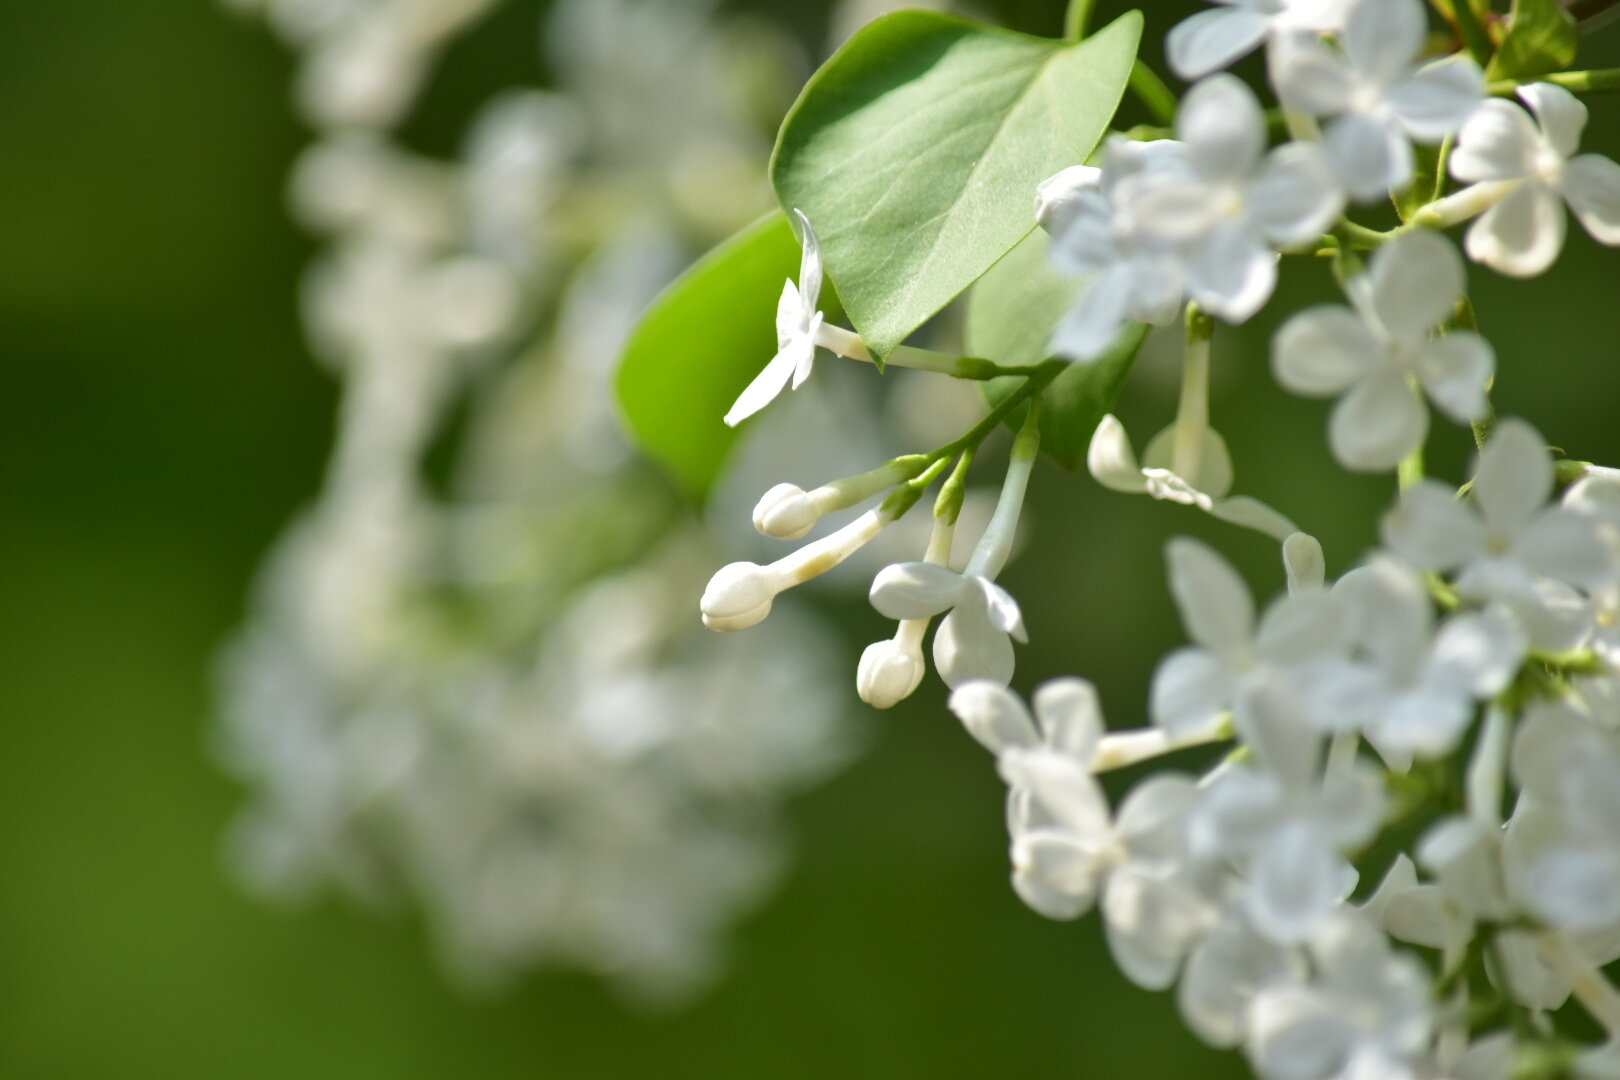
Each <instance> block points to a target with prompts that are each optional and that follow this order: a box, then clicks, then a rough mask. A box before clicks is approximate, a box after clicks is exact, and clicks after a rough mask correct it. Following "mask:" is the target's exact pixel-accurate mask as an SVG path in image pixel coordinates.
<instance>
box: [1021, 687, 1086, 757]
mask: <svg viewBox="0 0 1620 1080" xmlns="http://www.w3.org/2000/svg"><path fill="white" fill-rule="evenodd" d="M1035 715H1036V716H1037V717H1039V718H1040V722H1041V737H1042V738H1043V739H1044V740H1045V742H1046V745H1048V746H1050V747H1051V748H1052V749H1054V750H1057V751H1060V752H1061V753H1065V754H1068V755H1069V756H1070V757H1072V758H1074V759H1075V760H1076V761H1080V762H1085V763H1089V762H1090V761H1091V755H1092V754H1093V752H1095V751H1096V749H1097V742H1098V741H1099V740H1100V739H1101V738H1102V734H1103V719H1102V708H1101V706H1099V705H1098V704H1097V688H1096V687H1095V686H1092V685H1091V684H1090V683H1089V682H1087V681H1086V680H1084V679H1076V678H1064V679H1053V680H1052V681H1051V682H1049V683H1044V684H1042V686H1041V687H1040V688H1039V689H1038V690H1036V691H1035Z"/></svg>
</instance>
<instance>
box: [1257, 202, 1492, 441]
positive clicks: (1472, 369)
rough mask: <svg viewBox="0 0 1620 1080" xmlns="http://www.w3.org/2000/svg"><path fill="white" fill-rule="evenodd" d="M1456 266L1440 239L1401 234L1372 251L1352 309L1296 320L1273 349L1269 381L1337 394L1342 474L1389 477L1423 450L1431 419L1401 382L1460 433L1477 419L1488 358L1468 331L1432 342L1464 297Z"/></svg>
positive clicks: (1318, 311) (1335, 432) (1332, 427)
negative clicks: (1418, 391) (1418, 389)
mask: <svg viewBox="0 0 1620 1080" xmlns="http://www.w3.org/2000/svg"><path fill="white" fill-rule="evenodd" d="M1464 284H1465V283H1464V280H1463V264H1462V260H1461V259H1460V258H1459V257H1458V256H1457V252H1456V250H1455V249H1454V248H1453V247H1452V246H1451V244H1450V243H1449V242H1448V241H1447V240H1446V239H1445V237H1443V236H1441V235H1440V234H1439V233H1435V232H1429V231H1427V230H1423V231H1419V232H1414V233H1408V234H1406V235H1405V236H1402V237H1400V238H1399V239H1397V240H1395V241H1393V242H1392V243H1390V244H1389V245H1387V246H1386V247H1383V248H1381V249H1379V251H1378V252H1376V253H1375V254H1374V255H1373V257H1372V260H1371V263H1370V265H1369V267H1368V270H1367V274H1366V275H1365V276H1364V277H1361V278H1358V279H1356V281H1354V282H1353V283H1352V287H1351V290H1350V294H1351V297H1352V299H1353V300H1355V301H1356V307H1355V308H1354V309H1351V308H1346V307H1339V306H1328V307H1318V308H1312V309H1311V310H1309V311H1304V312H1301V313H1300V314H1298V315H1295V316H1294V317H1293V318H1291V319H1289V320H1288V322H1286V323H1284V324H1283V326H1282V328H1281V329H1280V330H1278V331H1277V336H1276V338H1275V339H1274V340H1273V342H1272V351H1271V365H1272V370H1273V371H1274V372H1275V373H1276V376H1277V381H1278V382H1279V383H1281V384H1282V385H1283V386H1284V387H1286V388H1287V389H1289V390H1291V391H1293V392H1294V393H1296V394H1303V395H1306V396H1310V397H1328V396H1331V395H1334V394H1343V395H1344V396H1343V397H1342V398H1340V400H1339V404H1338V406H1337V407H1336V408H1335V409H1334V410H1333V418H1332V420H1331V421H1330V423H1329V427H1328V442H1329V444H1330V445H1331V446H1332V448H1333V455H1334V457H1336V458H1338V460H1339V463H1340V464H1342V465H1344V466H1345V467H1346V468H1350V469H1359V470H1366V471H1379V470H1384V469H1393V468H1394V467H1395V466H1396V465H1398V464H1400V462H1401V460H1402V459H1403V458H1405V457H1406V456H1407V455H1408V454H1410V453H1411V452H1412V451H1413V450H1415V449H1417V448H1418V447H1420V446H1422V445H1423V438H1424V436H1425V434H1427V432H1428V428H1429V414H1428V411H1427V410H1426V409H1425V408H1424V407H1423V403H1422V402H1421V401H1420V400H1419V399H1418V398H1416V397H1415V396H1414V395H1413V393H1412V390H1411V387H1410V385H1409V383H1408V380H1409V379H1411V378H1414V377H1415V378H1416V379H1417V381H1418V383H1419V385H1420V386H1422V387H1423V389H1424V391H1425V392H1426V393H1427V394H1428V396H1429V399H1430V400H1431V401H1433V402H1434V403H1435V405H1436V407H1438V408H1439V409H1440V410H1441V411H1442V412H1444V413H1445V414H1446V415H1448V416H1450V417H1451V418H1452V419H1453V420H1456V421H1457V422H1459V423H1468V422H1469V421H1472V420H1477V419H1479V418H1480V417H1481V416H1483V415H1485V413H1486V411H1487V410H1488V408H1489V403H1488V401H1487V398H1486V387H1487V386H1488V385H1489V383H1490V379H1491V373H1492V372H1493V371H1494V370H1495V367H1496V354H1495V353H1494V352H1493V351H1492V349H1491V347H1490V345H1489V344H1488V343H1487V342H1486V341H1485V339H1484V338H1482V337H1480V336H1479V335H1478V334H1474V333H1469V332H1466V331H1462V332H1458V333H1454V334H1448V335H1446V336H1445V337H1441V338H1436V339H1431V338H1430V332H1431V331H1432V330H1433V329H1434V328H1435V327H1436V326H1437V325H1439V323H1440V322H1442V321H1443V320H1444V319H1445V318H1446V317H1447V316H1448V315H1450V314H1451V310H1452V306H1453V305H1454V304H1455V303H1456V302H1457V300H1458V298H1459V297H1461V296H1462V295H1463V289H1464Z"/></svg>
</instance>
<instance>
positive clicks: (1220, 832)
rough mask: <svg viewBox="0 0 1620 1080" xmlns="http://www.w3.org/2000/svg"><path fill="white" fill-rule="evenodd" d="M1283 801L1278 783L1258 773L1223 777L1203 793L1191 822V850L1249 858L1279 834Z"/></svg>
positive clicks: (1236, 772)
mask: <svg viewBox="0 0 1620 1080" xmlns="http://www.w3.org/2000/svg"><path fill="white" fill-rule="evenodd" d="M1284 798H1285V793H1284V792H1283V790H1282V786H1281V785H1280V784H1279V783H1278V781H1277V780H1276V779H1275V778H1274V777H1272V776H1269V775H1267V774H1266V773H1263V772H1261V771H1260V770H1258V769H1252V768H1242V767H1240V768H1236V769H1232V770H1230V771H1228V772H1226V773H1223V774H1220V775H1219V776H1218V777H1217V778H1216V779H1215V780H1214V781H1213V782H1211V783H1210V784H1209V785H1208V786H1207V787H1205V788H1204V790H1203V791H1202V792H1201V794H1200V796H1199V800H1198V805H1197V806H1196V807H1195V808H1194V811H1193V814H1192V817H1191V818H1190V819H1189V820H1188V823H1187V826H1188V828H1187V842H1188V846H1189V847H1190V848H1191V850H1192V851H1193V853H1194V854H1195V855H1198V856H1203V857H1207V856H1212V855H1228V856H1230V855H1244V854H1247V853H1249V852H1251V851H1253V850H1255V849H1256V848H1257V847H1259V846H1260V845H1262V844H1264V843H1265V842H1266V841H1267V839H1269V838H1270V836H1271V834H1272V832H1273V831H1275V830H1276V828H1277V823H1278V820H1279V814H1280V813H1281V811H1282V808H1283V800H1284Z"/></svg>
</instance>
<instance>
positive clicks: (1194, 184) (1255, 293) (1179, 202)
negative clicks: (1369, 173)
mask: <svg viewBox="0 0 1620 1080" xmlns="http://www.w3.org/2000/svg"><path fill="white" fill-rule="evenodd" d="M1176 135H1177V137H1178V138H1180V139H1181V141H1182V142H1184V143H1185V144H1186V146H1187V151H1186V153H1187V162H1188V165H1189V168H1187V169H1165V170H1153V171H1150V172H1147V173H1144V174H1143V175H1141V176H1140V177H1138V178H1136V180H1135V181H1134V182H1133V183H1132V185H1131V191H1130V192H1129V194H1128V196H1127V197H1125V198H1124V199H1123V202H1124V203H1125V207H1124V210H1125V211H1126V212H1128V215H1129V216H1128V217H1127V219H1126V221H1125V222H1124V227H1126V228H1128V229H1130V230H1132V231H1133V232H1134V233H1135V234H1136V235H1138V236H1140V237H1142V238H1143V239H1144V241H1145V242H1149V243H1155V244H1160V245H1164V246H1167V247H1173V248H1175V249H1177V250H1179V251H1181V252H1182V253H1183V255H1184V258H1185V259H1186V273H1187V294H1188V296H1189V297H1190V298H1191V299H1193V300H1195V301H1197V302H1198V304H1199V305H1200V306H1201V307H1202V308H1203V309H1204V310H1206V311H1208V312H1209V313H1211V314H1213V315H1218V316H1220V317H1221V318H1223V319H1225V320H1227V321H1228V322H1234V323H1238V322H1243V321H1244V320H1246V319H1247V318H1249V316H1251V315H1253V314H1254V313H1255V312H1256V311H1259V310H1260V308H1261V307H1263V306H1264V305H1265V302H1266V301H1267V300H1269V299H1270V298H1271V293H1272V289H1273V288H1274V287H1275V286H1276V283H1277V254H1276V253H1277V250H1278V249H1279V248H1280V249H1286V248H1290V247H1295V246H1298V245H1300V244H1303V243H1305V242H1307V241H1310V240H1314V239H1315V238H1317V237H1319V236H1320V235H1321V234H1322V232H1323V230H1324V229H1326V228H1327V227H1328V226H1329V225H1331V224H1332V223H1333V221H1334V219H1335V218H1337V217H1338V216H1339V211H1340V210H1342V209H1343V207H1344V193H1343V192H1342V191H1341V190H1340V188H1339V185H1338V183H1337V182H1336V181H1335V180H1334V178H1333V174H1332V172H1331V171H1330V170H1329V169H1328V166H1327V163H1326V162H1325V161H1324V160H1323V158H1322V154H1321V151H1320V149H1319V148H1317V147H1316V146H1313V145H1309V144H1305V143H1291V144H1289V145H1287V146H1283V147H1279V148H1278V149H1276V150H1273V151H1271V152H1270V153H1269V154H1268V153H1266V120H1265V115H1264V113H1263V112H1262V111H1261V109H1260V103H1259V102H1258V101H1256V100H1255V97H1254V94H1253V93H1252V92H1251V91H1250V90H1249V88H1248V87H1246V86H1244V85H1243V83H1242V82H1240V81H1239V80H1238V79H1237V78H1235V77H1233V76H1231V75H1215V76H1212V77H1210V78H1208V79H1205V80H1204V81H1203V82H1201V83H1199V84H1198V85H1197V86H1195V87H1193V88H1192V90H1191V92H1189V93H1188V94H1187V97H1186V98H1185V99H1184V100H1183V101H1182V104H1181V110H1180V112H1179V113H1178V114H1177V116H1176Z"/></svg>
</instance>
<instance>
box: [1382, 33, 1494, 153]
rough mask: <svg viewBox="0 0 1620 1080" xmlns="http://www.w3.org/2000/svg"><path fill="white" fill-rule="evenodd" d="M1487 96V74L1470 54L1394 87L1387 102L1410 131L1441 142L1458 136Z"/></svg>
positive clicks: (1420, 139)
mask: <svg viewBox="0 0 1620 1080" xmlns="http://www.w3.org/2000/svg"><path fill="white" fill-rule="evenodd" d="M1484 98H1485V76H1484V73H1482V72H1481V71H1480V70H1479V65H1478V64H1476V63H1474V61H1473V60H1472V59H1470V58H1469V57H1467V56H1462V55H1457V56H1453V57H1449V58H1448V59H1445V60H1440V61H1437V62H1435V63H1433V64H1430V65H1428V66H1427V67H1425V68H1423V69H1422V70H1421V71H1419V72H1418V73H1417V74H1416V75H1414V76H1413V77H1412V78H1410V79H1408V80H1407V81H1406V82H1404V83H1401V84H1400V85H1398V86H1395V87H1393V88H1391V89H1390V91H1389V94H1388V95H1387V96H1386V97H1385V101H1387V102H1388V103H1389V107H1390V110H1391V111H1392V112H1394V114H1395V117H1396V119H1398V120H1399V121H1400V122H1401V126H1402V127H1404V128H1405V129H1406V133H1407V134H1408V135H1410V136H1412V138H1414V139H1416V140H1417V141H1418V142H1423V143H1437V142H1440V141H1441V140H1442V139H1445V138H1446V137H1447V136H1448V135H1455V134H1456V133H1457V132H1458V131H1460V130H1461V129H1462V126H1463V124H1464V123H1466V122H1467V120H1468V118H1469V117H1470V116H1472V115H1473V113H1474V110H1475V109H1477V108H1479V106H1480V103H1481V102H1482V101H1483V100H1484Z"/></svg>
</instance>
